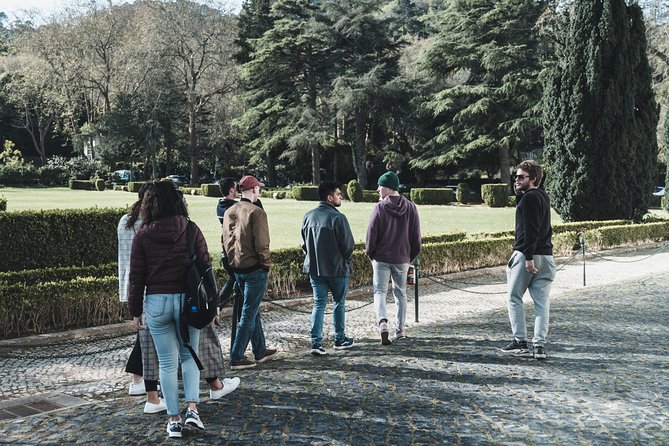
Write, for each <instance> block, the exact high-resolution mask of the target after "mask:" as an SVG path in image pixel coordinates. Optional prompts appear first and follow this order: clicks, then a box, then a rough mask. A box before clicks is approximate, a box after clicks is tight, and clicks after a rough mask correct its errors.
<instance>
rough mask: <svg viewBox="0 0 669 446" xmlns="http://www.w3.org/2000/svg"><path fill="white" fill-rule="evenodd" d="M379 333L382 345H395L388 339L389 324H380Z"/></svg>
mask: <svg viewBox="0 0 669 446" xmlns="http://www.w3.org/2000/svg"><path fill="white" fill-rule="evenodd" d="M379 331H380V332H381V344H382V345H390V344H392V343H393V341H391V340H390V339H389V338H388V322H386V321H383V322H381V323H379Z"/></svg>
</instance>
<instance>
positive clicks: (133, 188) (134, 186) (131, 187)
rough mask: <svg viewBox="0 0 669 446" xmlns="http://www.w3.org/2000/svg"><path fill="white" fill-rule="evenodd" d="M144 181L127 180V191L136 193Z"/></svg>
mask: <svg viewBox="0 0 669 446" xmlns="http://www.w3.org/2000/svg"><path fill="white" fill-rule="evenodd" d="M145 183H146V181H129V182H128V185H127V186H128V192H133V193H137V192H139V189H140V188H141V187H142V185H144V184H145Z"/></svg>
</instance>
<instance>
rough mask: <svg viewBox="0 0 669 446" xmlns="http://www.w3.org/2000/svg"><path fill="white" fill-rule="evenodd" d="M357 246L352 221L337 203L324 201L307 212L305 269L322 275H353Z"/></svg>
mask: <svg viewBox="0 0 669 446" xmlns="http://www.w3.org/2000/svg"><path fill="white" fill-rule="evenodd" d="M353 249H355V242H354V241H353V234H352V233H351V227H350V226H349V224H348V220H347V219H346V216H345V215H344V214H342V213H341V212H339V211H338V210H337V209H336V208H335V207H334V206H331V205H329V204H327V203H324V202H321V203H320V204H319V205H318V207H317V208H315V209H312V210H310V211H309V212H307V213H306V214H304V220H303V221H302V251H304V253H305V257H304V265H303V268H302V271H303V272H305V273H309V274H311V275H312V276H320V277H344V276H350V275H351V272H352V268H351V261H352V259H353Z"/></svg>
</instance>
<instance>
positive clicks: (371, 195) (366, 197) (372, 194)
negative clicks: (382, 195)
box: [362, 190, 379, 203]
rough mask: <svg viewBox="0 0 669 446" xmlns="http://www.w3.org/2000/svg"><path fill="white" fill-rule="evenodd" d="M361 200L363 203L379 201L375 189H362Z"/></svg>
mask: <svg viewBox="0 0 669 446" xmlns="http://www.w3.org/2000/svg"><path fill="white" fill-rule="evenodd" d="M362 201H363V202H364V203H376V202H378V201H379V193H378V192H377V191H375V190H363V191H362Z"/></svg>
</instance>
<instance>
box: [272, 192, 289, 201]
mask: <svg viewBox="0 0 669 446" xmlns="http://www.w3.org/2000/svg"><path fill="white" fill-rule="evenodd" d="M272 198H274V199H275V200H283V199H284V198H286V191H283V190H282V191H276V192H272Z"/></svg>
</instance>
